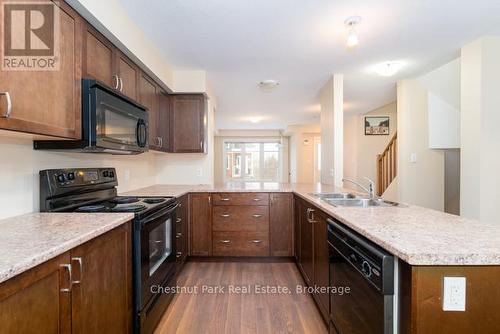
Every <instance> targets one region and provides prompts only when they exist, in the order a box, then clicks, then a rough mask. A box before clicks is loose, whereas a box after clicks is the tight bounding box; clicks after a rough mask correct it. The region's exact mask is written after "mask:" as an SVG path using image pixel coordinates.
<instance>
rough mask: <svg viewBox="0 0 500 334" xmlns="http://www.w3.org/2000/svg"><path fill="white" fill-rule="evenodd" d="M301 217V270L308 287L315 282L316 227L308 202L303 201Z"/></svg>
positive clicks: (299, 263) (299, 262)
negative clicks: (314, 251)
mask: <svg viewBox="0 0 500 334" xmlns="http://www.w3.org/2000/svg"><path fill="white" fill-rule="evenodd" d="M299 207H300V210H301V211H300V215H299V233H300V256H299V261H298V265H299V269H300V270H301V272H302V275H303V277H304V280H305V281H306V283H307V285H312V284H313V282H314V253H313V250H314V234H313V233H314V232H313V231H314V225H313V221H312V219H311V211H310V210H312V207H311V206H310V205H308V203H307V202H305V201H301V204H300V206H299Z"/></svg>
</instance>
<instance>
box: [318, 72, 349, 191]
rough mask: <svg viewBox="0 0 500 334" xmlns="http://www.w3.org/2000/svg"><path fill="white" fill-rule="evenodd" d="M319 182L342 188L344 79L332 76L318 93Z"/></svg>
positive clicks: (335, 75)
mask: <svg viewBox="0 0 500 334" xmlns="http://www.w3.org/2000/svg"><path fill="white" fill-rule="evenodd" d="M319 99H320V104H321V182H322V183H325V184H330V185H337V186H342V178H343V170H344V167H343V166H344V154H343V147H344V77H343V75H342V74H334V75H333V76H332V77H331V78H330V80H328V82H327V83H326V84H325V85H324V86H323V88H322V89H321V90H320V92H319Z"/></svg>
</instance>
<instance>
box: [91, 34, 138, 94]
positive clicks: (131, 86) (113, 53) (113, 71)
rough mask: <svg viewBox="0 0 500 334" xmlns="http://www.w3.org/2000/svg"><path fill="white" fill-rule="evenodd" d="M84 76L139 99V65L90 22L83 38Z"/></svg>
mask: <svg viewBox="0 0 500 334" xmlns="http://www.w3.org/2000/svg"><path fill="white" fill-rule="evenodd" d="M83 77H84V78H91V79H96V80H98V81H101V82H103V83H105V84H106V85H108V86H109V87H111V88H113V89H115V90H117V91H119V92H120V93H122V94H124V95H126V96H128V97H130V98H131V99H133V100H137V99H138V80H139V67H138V66H137V65H135V64H134V63H133V62H132V61H131V60H130V59H128V58H127V57H126V56H125V55H124V54H123V53H122V52H121V51H120V50H118V49H117V48H116V47H115V46H114V45H113V44H112V43H111V42H110V41H109V40H107V39H106V38H105V37H104V36H102V35H101V34H100V33H99V32H97V31H96V30H95V29H94V28H93V27H92V26H90V25H88V24H87V26H86V28H85V31H84V39H83Z"/></svg>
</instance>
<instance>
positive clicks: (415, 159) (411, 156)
mask: <svg viewBox="0 0 500 334" xmlns="http://www.w3.org/2000/svg"><path fill="white" fill-rule="evenodd" d="M410 162H411V163H412V164H415V163H417V153H412V154H410Z"/></svg>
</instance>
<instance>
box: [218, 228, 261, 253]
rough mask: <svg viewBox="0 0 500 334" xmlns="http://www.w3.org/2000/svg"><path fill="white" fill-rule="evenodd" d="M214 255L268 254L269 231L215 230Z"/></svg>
mask: <svg viewBox="0 0 500 334" xmlns="http://www.w3.org/2000/svg"><path fill="white" fill-rule="evenodd" d="M213 255H214V256H268V255H269V235H268V233H267V232H214V233H213Z"/></svg>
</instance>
